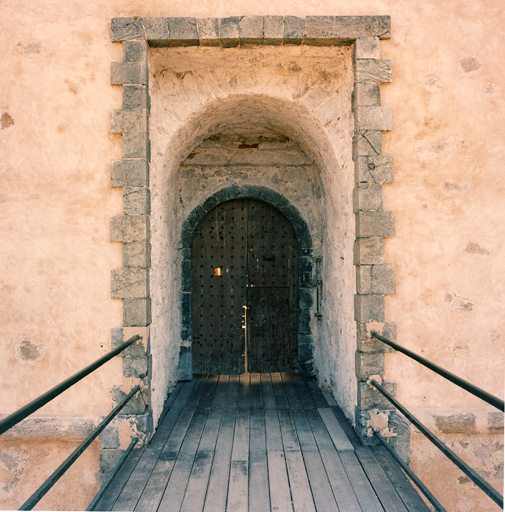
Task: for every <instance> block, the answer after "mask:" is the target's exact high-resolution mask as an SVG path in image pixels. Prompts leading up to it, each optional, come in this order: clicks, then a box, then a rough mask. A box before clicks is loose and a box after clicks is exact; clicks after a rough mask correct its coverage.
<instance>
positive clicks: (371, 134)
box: [352, 126, 382, 160]
mask: <svg viewBox="0 0 505 512" xmlns="http://www.w3.org/2000/svg"><path fill="white" fill-rule="evenodd" d="M355 130H356V133H355V134H354V136H353V138H352V159H353V160H356V159H357V158H359V157H361V156H377V155H380V154H381V153H382V134H381V132H380V131H378V130H360V129H359V127H358V126H356V127H355Z"/></svg>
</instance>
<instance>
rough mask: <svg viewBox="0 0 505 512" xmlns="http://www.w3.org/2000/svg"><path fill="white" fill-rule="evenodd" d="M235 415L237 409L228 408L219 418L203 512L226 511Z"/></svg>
mask: <svg viewBox="0 0 505 512" xmlns="http://www.w3.org/2000/svg"><path fill="white" fill-rule="evenodd" d="M236 415H237V409H235V408H230V409H225V410H224V412H223V416H222V418H221V425H220V427H219V434H218V438H217V443H216V452H215V454H214V460H213V462H212V468H211V472H210V477H209V485H208V488H207V495H206V497H205V506H204V512H223V510H225V509H226V498H227V495H228V480H229V477H230V461H231V451H232V446H233V433H234V430H235V419H236Z"/></svg>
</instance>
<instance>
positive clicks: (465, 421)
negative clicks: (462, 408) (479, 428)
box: [433, 413, 476, 434]
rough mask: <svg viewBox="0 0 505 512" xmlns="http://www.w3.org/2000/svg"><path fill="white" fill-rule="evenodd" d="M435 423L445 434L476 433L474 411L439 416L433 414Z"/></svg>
mask: <svg viewBox="0 0 505 512" xmlns="http://www.w3.org/2000/svg"><path fill="white" fill-rule="evenodd" d="M433 416H434V419H435V425H436V427H437V429H438V430H440V432H443V433H444V434H475V433H476V426H475V415H474V414H472V413H467V414H453V415H449V416H447V415H443V416H437V415H433Z"/></svg>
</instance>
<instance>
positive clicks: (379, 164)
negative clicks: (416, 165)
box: [354, 155, 393, 184]
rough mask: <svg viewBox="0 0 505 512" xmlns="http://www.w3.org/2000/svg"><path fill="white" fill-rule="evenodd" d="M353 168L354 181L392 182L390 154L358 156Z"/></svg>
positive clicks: (391, 159) (391, 158)
mask: <svg viewBox="0 0 505 512" xmlns="http://www.w3.org/2000/svg"><path fill="white" fill-rule="evenodd" d="M354 170H355V180H356V183H381V184H382V183H393V157H392V156H383V155H377V156H359V157H358V158H357V159H356V161H355V162H354Z"/></svg>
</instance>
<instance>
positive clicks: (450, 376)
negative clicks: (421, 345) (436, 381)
mask: <svg viewBox="0 0 505 512" xmlns="http://www.w3.org/2000/svg"><path fill="white" fill-rule="evenodd" d="M370 334H371V335H372V336H373V337H374V338H376V339H378V340H379V341H382V342H383V343H386V345H389V346H390V347H393V348H394V349H395V350H398V352H402V353H403V354H405V355H407V356H409V357H411V358H412V359H414V360H415V361H417V362H418V363H421V364H422V365H423V366H426V368H429V369H430V370H432V371H434V372H436V373H438V374H439V375H441V376H442V377H444V378H446V379H447V380H449V381H451V382H452V383H454V384H456V385H457V386H459V387H461V388H463V389H465V390H466V391H468V392H469V393H472V395H475V396H477V397H479V398H480V399H481V400H484V401H485V402H487V403H488V404H490V405H492V406H493V407H496V408H497V409H499V410H500V411H505V404H504V402H503V400H501V399H499V398H498V397H496V396H494V395H492V394H491V393H488V392H487V391H484V390H483V389H481V388H479V387H477V386H475V385H473V384H471V383H470V382H468V381H466V380H465V379H462V378H461V377H458V376H457V375H455V374H454V373H451V372H449V371H447V370H444V368H441V367H440V366H438V365H436V364H434V363H432V362H431V361H428V359H425V358H424V357H422V356H420V355H418V354H416V353H415V352H412V351H410V350H409V349H407V348H404V347H402V346H401V345H398V344H397V343H395V342H394V341H391V340H389V339H387V338H385V337H384V336H381V335H380V334H379V333H378V332H376V331H372V332H371V333H370Z"/></svg>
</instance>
